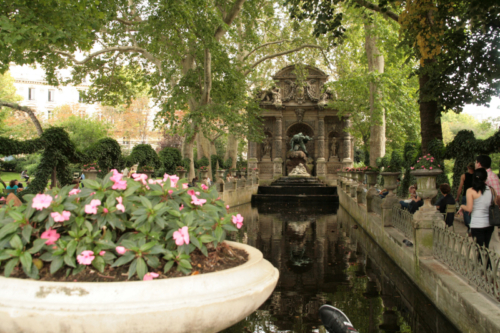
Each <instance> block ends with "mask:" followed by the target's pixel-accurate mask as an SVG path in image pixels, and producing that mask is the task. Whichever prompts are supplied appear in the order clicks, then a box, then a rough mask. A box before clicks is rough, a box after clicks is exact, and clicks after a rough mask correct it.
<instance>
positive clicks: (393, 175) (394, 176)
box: [380, 171, 401, 197]
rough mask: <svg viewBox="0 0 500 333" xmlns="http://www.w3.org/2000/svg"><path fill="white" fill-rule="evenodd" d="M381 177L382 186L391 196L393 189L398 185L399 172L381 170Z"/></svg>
mask: <svg viewBox="0 0 500 333" xmlns="http://www.w3.org/2000/svg"><path fill="white" fill-rule="evenodd" d="M380 174H381V175H382V177H384V187H385V188H386V189H387V190H388V191H389V194H388V195H387V196H388V197H392V196H393V195H395V194H394V192H393V191H394V190H395V189H396V188H397V187H398V177H399V175H400V174H401V172H399V171H398V172H381V173H380Z"/></svg>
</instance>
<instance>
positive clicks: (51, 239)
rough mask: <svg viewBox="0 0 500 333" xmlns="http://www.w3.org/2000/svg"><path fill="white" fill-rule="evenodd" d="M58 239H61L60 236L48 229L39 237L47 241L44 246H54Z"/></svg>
mask: <svg viewBox="0 0 500 333" xmlns="http://www.w3.org/2000/svg"><path fill="white" fill-rule="evenodd" d="M59 237H61V235H59V234H58V233H57V231H55V230H53V229H52V228H48V229H47V230H45V231H44V232H43V233H42V235H41V236H40V238H42V239H46V240H47V241H46V242H45V245H53V244H55V242H56V240H58V239H59Z"/></svg>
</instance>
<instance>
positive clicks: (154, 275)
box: [142, 272, 160, 281]
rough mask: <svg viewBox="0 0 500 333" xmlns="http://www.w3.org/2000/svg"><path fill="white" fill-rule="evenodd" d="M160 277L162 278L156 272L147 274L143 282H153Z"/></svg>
mask: <svg viewBox="0 0 500 333" xmlns="http://www.w3.org/2000/svg"><path fill="white" fill-rule="evenodd" d="M158 276H160V274H158V273H155V272H151V273H146V274H145V275H144V278H142V280H143V281H151V280H153V279H154V278H157V277H158Z"/></svg>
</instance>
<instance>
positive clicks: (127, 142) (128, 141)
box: [123, 137, 130, 145]
mask: <svg viewBox="0 0 500 333" xmlns="http://www.w3.org/2000/svg"><path fill="white" fill-rule="evenodd" d="M129 143H130V139H129V138H126V137H123V144H124V145H128V144H129Z"/></svg>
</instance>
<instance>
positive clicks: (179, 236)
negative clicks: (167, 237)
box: [173, 227, 189, 246]
mask: <svg viewBox="0 0 500 333" xmlns="http://www.w3.org/2000/svg"><path fill="white" fill-rule="evenodd" d="M173 237H174V240H175V245H177V246H181V245H184V244H189V232H188V227H182V228H180V229H179V230H177V231H175V232H174V235H173Z"/></svg>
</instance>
